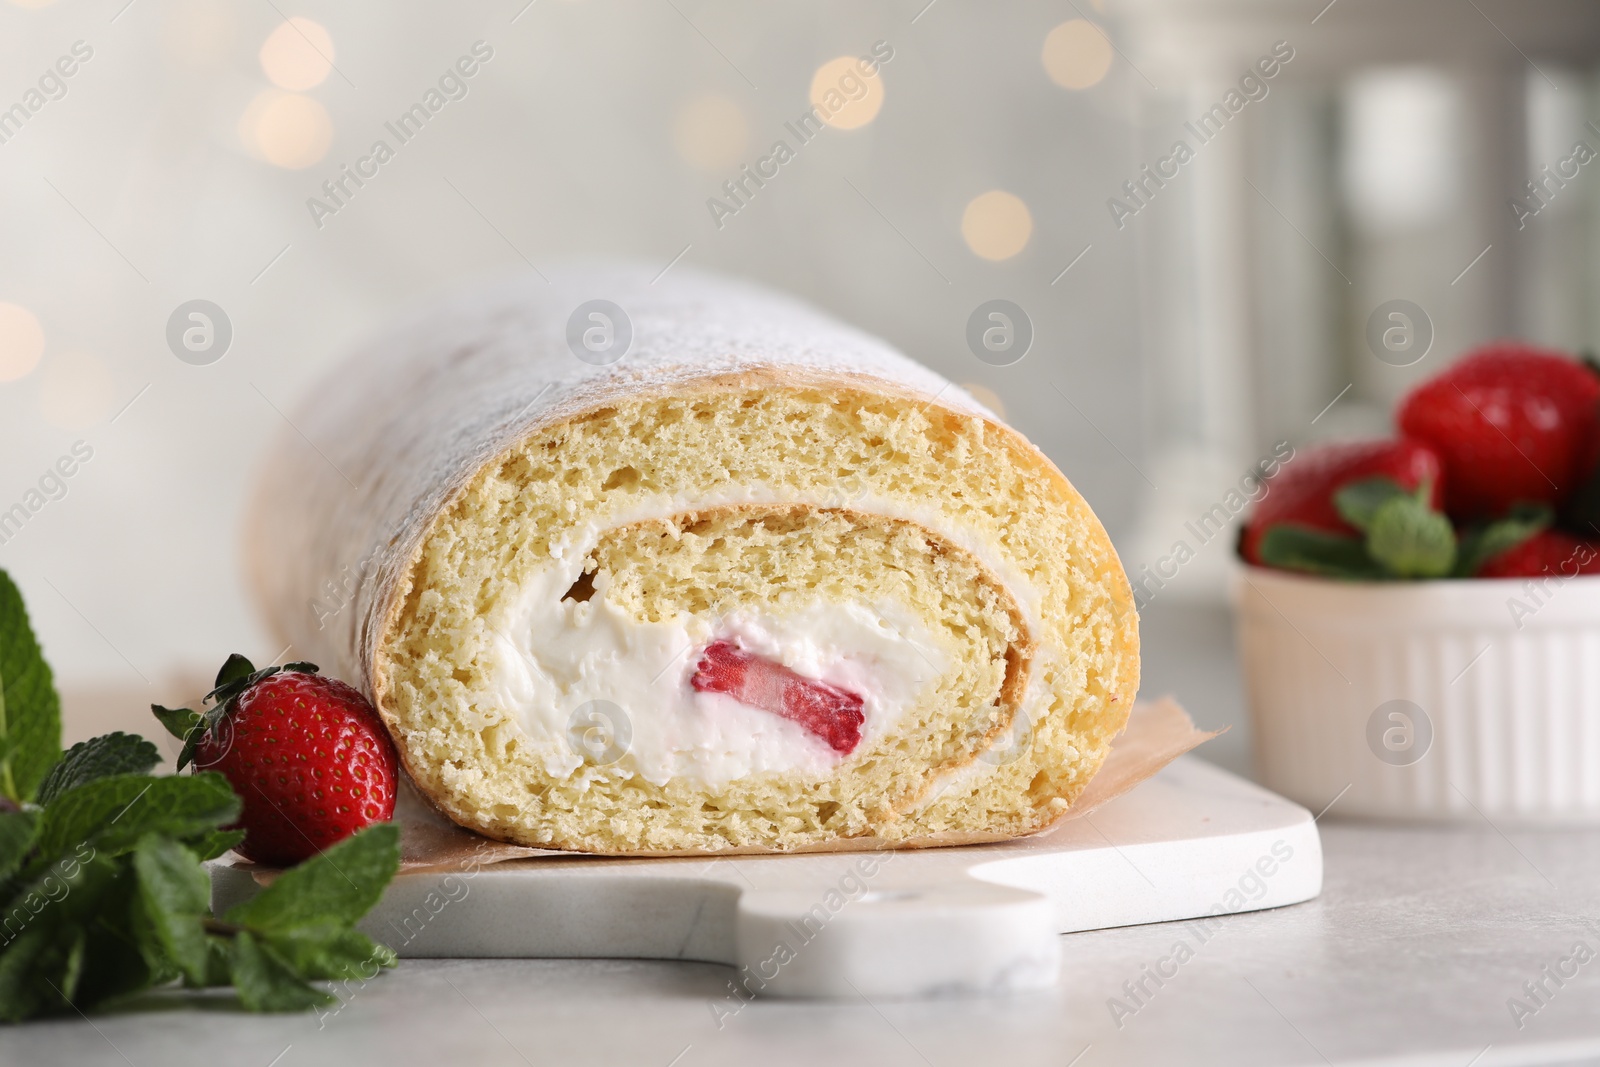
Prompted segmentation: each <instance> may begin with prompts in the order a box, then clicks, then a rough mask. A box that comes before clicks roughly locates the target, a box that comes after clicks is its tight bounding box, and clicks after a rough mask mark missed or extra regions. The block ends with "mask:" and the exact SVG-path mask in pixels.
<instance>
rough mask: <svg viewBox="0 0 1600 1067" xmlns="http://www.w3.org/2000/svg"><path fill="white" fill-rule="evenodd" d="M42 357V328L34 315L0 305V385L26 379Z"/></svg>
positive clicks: (10, 305) (16, 305)
mask: <svg viewBox="0 0 1600 1067" xmlns="http://www.w3.org/2000/svg"><path fill="white" fill-rule="evenodd" d="M43 355H44V327H42V326H40V325H39V320H38V319H37V318H36V317H35V316H34V314H33V312H31V311H29V310H28V309H27V308H25V307H22V306H21V305H19V304H7V303H5V302H4V301H0V382H14V381H16V380H17V379H18V378H23V377H26V376H27V375H28V374H29V373H31V372H32V370H33V368H35V367H37V366H38V365H39V358H40V357H41V356H43Z"/></svg>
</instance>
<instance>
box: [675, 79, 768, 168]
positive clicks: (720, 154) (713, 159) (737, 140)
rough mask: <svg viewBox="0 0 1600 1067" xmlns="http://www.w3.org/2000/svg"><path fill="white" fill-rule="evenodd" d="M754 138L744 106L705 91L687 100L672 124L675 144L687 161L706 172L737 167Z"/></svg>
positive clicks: (680, 154)
mask: <svg viewBox="0 0 1600 1067" xmlns="http://www.w3.org/2000/svg"><path fill="white" fill-rule="evenodd" d="M749 140H750V124H749V122H748V121H746V119H745V116H744V109H743V108H742V107H740V106H739V105H738V104H736V103H735V102H734V101H732V100H730V99H728V98H727V97H726V96H718V95H716V94H714V93H704V94H702V95H700V96H695V97H691V98H690V99H688V100H686V101H684V103H683V106H682V107H680V108H678V114H677V117H676V119H675V120H674V121H673V124H672V144H673V147H674V148H676V149H677V150H678V155H679V157H680V158H682V159H683V161H684V162H685V163H688V164H689V165H690V166H692V167H698V168H699V169H701V170H706V171H721V170H726V169H727V168H729V167H732V166H734V165H735V164H737V163H738V162H739V159H740V157H742V156H743V155H744V151H745V147H746V146H747V145H748V144H749Z"/></svg>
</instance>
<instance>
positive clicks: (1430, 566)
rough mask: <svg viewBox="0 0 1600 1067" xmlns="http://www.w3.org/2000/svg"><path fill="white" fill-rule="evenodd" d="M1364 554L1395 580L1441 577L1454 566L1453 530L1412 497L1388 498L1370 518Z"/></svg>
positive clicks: (1447, 521)
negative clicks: (1393, 576)
mask: <svg viewBox="0 0 1600 1067" xmlns="http://www.w3.org/2000/svg"><path fill="white" fill-rule="evenodd" d="M1367 553H1368V555H1370V556H1371V557H1372V558H1373V559H1375V560H1377V561H1378V562H1379V563H1380V564H1382V565H1383V567H1384V569H1385V570H1387V571H1389V573H1391V574H1393V575H1395V576H1396V577H1399V578H1441V577H1443V576H1444V575H1447V574H1449V573H1450V569H1451V568H1452V567H1453V566H1455V562H1456V532H1455V528H1454V527H1452V526H1451V525H1450V520H1449V519H1447V518H1445V517H1444V516H1443V515H1441V514H1439V513H1438V512H1437V511H1433V510H1432V509H1430V508H1429V507H1428V506H1427V505H1426V504H1425V503H1422V502H1421V501H1419V500H1418V499H1417V498H1415V497H1412V496H1397V497H1392V498H1391V499H1390V500H1388V501H1387V502H1386V503H1384V504H1382V505H1381V506H1380V507H1379V508H1378V509H1377V511H1376V512H1374V513H1373V515H1372V524H1371V528H1370V529H1368V531H1367Z"/></svg>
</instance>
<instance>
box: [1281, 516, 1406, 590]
mask: <svg viewBox="0 0 1600 1067" xmlns="http://www.w3.org/2000/svg"><path fill="white" fill-rule="evenodd" d="M1261 561H1262V562H1263V563H1265V564H1266V565H1267V566H1269V567H1277V568H1279V569H1280V570H1290V571H1303V572H1305V573H1307V574H1321V575H1326V576H1328V577H1332V578H1350V579H1358V580H1371V579H1376V578H1384V577H1387V576H1386V575H1385V574H1384V571H1383V568H1382V567H1380V566H1379V565H1378V564H1377V563H1375V562H1374V561H1373V560H1372V558H1371V557H1370V556H1368V555H1367V548H1366V545H1365V544H1364V543H1363V542H1362V541H1361V539H1360V538H1358V537H1346V536H1345V535H1343V534H1331V533H1326V532H1324V531H1322V530H1313V529H1311V528H1310V527H1306V526H1293V525H1288V524H1284V525H1280V526H1274V527H1272V528H1271V529H1269V530H1268V531H1267V533H1266V536H1265V537H1263V538H1262V539H1261Z"/></svg>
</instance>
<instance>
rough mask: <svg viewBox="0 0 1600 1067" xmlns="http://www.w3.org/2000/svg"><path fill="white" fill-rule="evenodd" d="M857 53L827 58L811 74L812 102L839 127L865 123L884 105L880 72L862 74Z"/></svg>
mask: <svg viewBox="0 0 1600 1067" xmlns="http://www.w3.org/2000/svg"><path fill="white" fill-rule="evenodd" d="M860 63H861V59H860V58H859V57H858V56H840V57H839V58H838V59H830V60H828V61H827V62H826V63H824V64H822V66H820V67H818V68H817V72H816V73H815V74H813V75H812V76H811V104H812V106H813V107H815V108H816V109H817V111H818V113H819V114H821V115H822V121H823V122H826V123H827V124H828V125H829V126H832V127H834V128H835V129H840V130H853V129H855V128H856V127H858V126H865V125H866V124H867V123H869V122H871V121H872V120H873V119H875V118H877V117H878V111H879V109H881V108H882V107H883V74H882V72H881V71H879V72H878V73H875V74H873V75H871V76H870V77H868V76H866V75H863V74H862V73H861V69H860Z"/></svg>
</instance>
